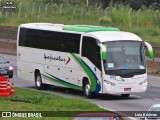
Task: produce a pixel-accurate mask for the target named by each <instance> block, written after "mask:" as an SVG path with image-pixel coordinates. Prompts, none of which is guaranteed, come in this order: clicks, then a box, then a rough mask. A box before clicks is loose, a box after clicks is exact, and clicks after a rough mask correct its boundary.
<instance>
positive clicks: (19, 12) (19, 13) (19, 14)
mask: <svg viewBox="0 0 160 120" xmlns="http://www.w3.org/2000/svg"><path fill="white" fill-rule="evenodd" d="M21 5H22V2H20V4H19V11H18V17H19V18H20V17H21Z"/></svg>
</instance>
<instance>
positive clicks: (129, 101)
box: [0, 54, 160, 111]
mask: <svg viewBox="0 0 160 120" xmlns="http://www.w3.org/2000/svg"><path fill="white" fill-rule="evenodd" d="M0 55H2V56H3V57H4V58H5V59H6V60H9V61H10V63H11V64H12V65H13V66H14V77H13V78H12V79H10V81H11V82H13V83H14V84H15V86H17V87H23V88H29V89H33V90H36V88H35V85H34V83H32V82H30V81H26V80H22V79H19V78H17V75H16V68H17V67H16V65H17V64H16V56H11V55H4V54H0ZM148 82H149V85H148V90H147V91H146V92H145V93H138V94H132V95H131V96H130V97H129V98H123V97H121V96H118V95H109V94H105V95H104V94H103V95H96V96H95V98H94V99H87V98H85V97H84V96H83V93H82V92H81V91H76V90H70V89H63V88H55V87H52V86H51V87H50V89H48V90H45V91H44V92H49V93H51V94H58V95H61V96H64V97H74V98H80V99H83V100H86V101H90V102H92V103H94V104H97V105H98V106H101V107H103V108H106V109H111V110H115V111H147V110H148V109H149V108H150V106H151V105H153V104H157V103H159V104H160V77H156V76H148Z"/></svg>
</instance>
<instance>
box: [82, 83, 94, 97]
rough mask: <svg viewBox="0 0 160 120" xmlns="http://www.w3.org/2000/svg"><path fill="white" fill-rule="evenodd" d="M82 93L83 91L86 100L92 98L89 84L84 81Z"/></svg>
mask: <svg viewBox="0 0 160 120" xmlns="http://www.w3.org/2000/svg"><path fill="white" fill-rule="evenodd" d="M83 91H84V95H85V96H86V97H87V98H92V97H93V93H92V92H91V88H90V84H89V82H88V81H86V82H85V83H84V86H83Z"/></svg>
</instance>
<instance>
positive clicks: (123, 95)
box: [121, 94, 130, 97]
mask: <svg viewBox="0 0 160 120" xmlns="http://www.w3.org/2000/svg"><path fill="white" fill-rule="evenodd" d="M121 96H122V97H129V96H130V94H121Z"/></svg>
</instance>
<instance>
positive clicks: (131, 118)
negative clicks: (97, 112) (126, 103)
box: [99, 106, 137, 120]
mask: <svg viewBox="0 0 160 120" xmlns="http://www.w3.org/2000/svg"><path fill="white" fill-rule="evenodd" d="M99 107H100V108H102V109H105V110H109V111H113V112H115V113H119V112H116V111H115V110H112V109H109V108H104V107H102V106H99ZM119 114H122V113H119ZM123 115H125V114H123ZM124 118H125V120H128V119H129V120H137V119H136V118H134V117H124Z"/></svg>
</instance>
